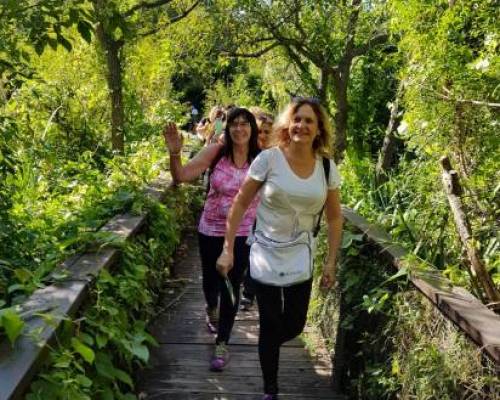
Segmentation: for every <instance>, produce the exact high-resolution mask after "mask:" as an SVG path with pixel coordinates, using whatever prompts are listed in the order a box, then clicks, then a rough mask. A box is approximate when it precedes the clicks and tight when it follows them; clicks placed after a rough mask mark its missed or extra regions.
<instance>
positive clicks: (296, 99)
mask: <svg viewBox="0 0 500 400" xmlns="http://www.w3.org/2000/svg"><path fill="white" fill-rule="evenodd" d="M292 103H311V104H317V105H321V102H320V101H319V99H318V98H317V97H304V96H296V97H292Z"/></svg>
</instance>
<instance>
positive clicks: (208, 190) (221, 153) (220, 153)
mask: <svg viewBox="0 0 500 400" xmlns="http://www.w3.org/2000/svg"><path fill="white" fill-rule="evenodd" d="M222 157H223V151H222V147H221V148H220V149H219V152H218V153H217V156H215V158H214V159H213V161H212V163H211V164H210V167H208V169H207V170H206V171H205V174H207V190H206V192H205V198H206V197H207V196H208V192H210V177H211V176H212V172H214V169H215V167H216V166H217V164H218V163H219V161H220V160H221V159H222Z"/></svg>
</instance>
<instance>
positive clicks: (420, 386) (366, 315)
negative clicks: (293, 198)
mask: <svg viewBox="0 0 500 400" xmlns="http://www.w3.org/2000/svg"><path fill="white" fill-rule="evenodd" d="M325 239H326V237H325V236H324V233H322V234H321V235H320V240H319V243H318V247H319V254H318V256H317V261H318V262H319V260H321V259H322V258H323V257H324V255H325V251H326V246H325V242H324V240H325ZM378 252H379V250H378V249H376V248H374V247H373V245H370V244H368V243H366V242H364V240H363V239H362V235H358V234H355V233H353V232H351V231H350V229H349V228H348V229H346V231H345V234H344V237H343V243H342V255H341V263H340V266H339V267H340V271H339V274H338V279H339V287H340V289H339V290H338V291H337V292H334V291H331V292H328V293H325V292H322V291H320V290H319V288H318V287H315V290H314V292H313V301H312V308H311V310H310V315H309V317H310V319H311V320H312V321H313V322H314V323H315V324H317V325H319V327H320V328H321V330H322V332H323V334H324V336H325V337H326V338H327V343H329V344H330V346H332V347H333V344H334V343H335V339H336V338H338V337H339V336H338V335H339V334H340V335H341V336H342V335H343V337H344V348H342V349H340V350H339V351H341V352H342V355H336V356H339V357H343V360H344V361H345V365H344V367H343V371H340V372H339V373H338V375H337V379H340V380H341V381H342V382H343V384H344V388H345V390H346V392H347V394H348V396H349V398H352V399H367V400H369V399H374V400H375V399H377V400H379V399H394V398H415V399H418V400H431V399H433V400H437V399H449V400H452V399H465V398H474V399H489V398H495V396H498V395H500V393H498V387H500V386H499V383H500V381H499V380H498V376H496V374H495V369H494V366H493V364H492V363H491V362H489V361H484V360H482V357H481V355H480V352H481V350H480V349H478V348H477V347H476V345H475V344H472V343H470V342H469V340H468V339H467V338H466V337H465V336H464V335H463V334H462V333H461V332H460V331H458V330H457V329H456V327H455V326H454V325H453V324H452V323H451V322H449V321H446V320H445V319H444V317H443V316H442V315H441V314H440V313H439V311H437V310H436V309H435V308H434V306H433V305H432V304H431V303H430V302H429V301H428V300H427V299H425V298H424V297H422V295H421V294H420V293H417V292H416V291H415V289H412V288H411V286H409V285H408V282H407V276H408V272H409V271H408V270H405V269H402V270H401V271H399V272H397V273H395V274H393V275H391V274H390V269H389V266H388V265H385V264H384V263H382V262H377V258H378ZM413 262H414V261H412V263H413ZM411 273H415V274H416V273H419V272H418V271H411ZM420 273H421V274H422V273H423V272H420ZM339 314H340V315H339ZM339 323H340V326H339V325H338V324H339ZM339 329H340V331H341V332H340V333H339V332H338V330H339ZM490 395H491V397H488V396H490Z"/></svg>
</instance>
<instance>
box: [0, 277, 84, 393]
mask: <svg viewBox="0 0 500 400" xmlns="http://www.w3.org/2000/svg"><path fill="white" fill-rule="evenodd" d="M86 287H87V283H86V282H81V281H72V282H71V281H67V282H61V283H58V284H54V285H51V286H47V287H45V288H43V289H39V290H37V291H35V292H34V293H33V294H32V295H31V296H30V297H29V299H28V301H26V302H25V303H24V304H23V313H25V315H27V319H26V320H25V322H26V325H25V328H24V330H23V334H22V336H21V337H20V338H19V339H18V340H17V341H16V342H15V344H14V347H11V345H10V343H8V342H7V341H3V342H1V343H0V377H1V381H0V399H1V400H7V399H12V398H18V397H20V396H21V395H22V394H23V392H24V391H25V390H26V388H27V387H28V385H29V384H30V382H31V379H32V378H33V376H34V375H35V374H36V372H37V370H38V367H39V366H40V364H41V362H42V361H43V358H44V357H45V354H46V352H47V345H50V344H53V343H54V339H55V334H56V331H57V329H58V327H59V326H60V324H61V322H62V320H63V319H64V318H65V317H66V316H67V315H73V314H74V313H75V312H76V310H77V309H78V307H79V306H80V303H81V302H82V301H83V299H84V297H85V294H86ZM36 313H47V314H50V317H51V319H52V321H51V323H50V324H47V323H46V321H45V320H44V319H43V318H41V317H39V316H37V315H35V314H36Z"/></svg>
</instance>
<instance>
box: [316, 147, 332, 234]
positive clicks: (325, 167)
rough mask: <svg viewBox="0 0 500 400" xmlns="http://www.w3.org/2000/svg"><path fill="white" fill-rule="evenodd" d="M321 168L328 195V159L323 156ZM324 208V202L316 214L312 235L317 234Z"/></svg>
mask: <svg viewBox="0 0 500 400" xmlns="http://www.w3.org/2000/svg"><path fill="white" fill-rule="evenodd" d="M323 170H324V171H325V179H326V195H327V196H328V182H330V159H329V158H326V157H323ZM324 209H325V204H323V207H321V211H320V212H319V215H318V222H317V223H316V226H315V227H314V230H313V237H316V236H318V233H319V229H320V225H321V217H322V216H323V210H324Z"/></svg>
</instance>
